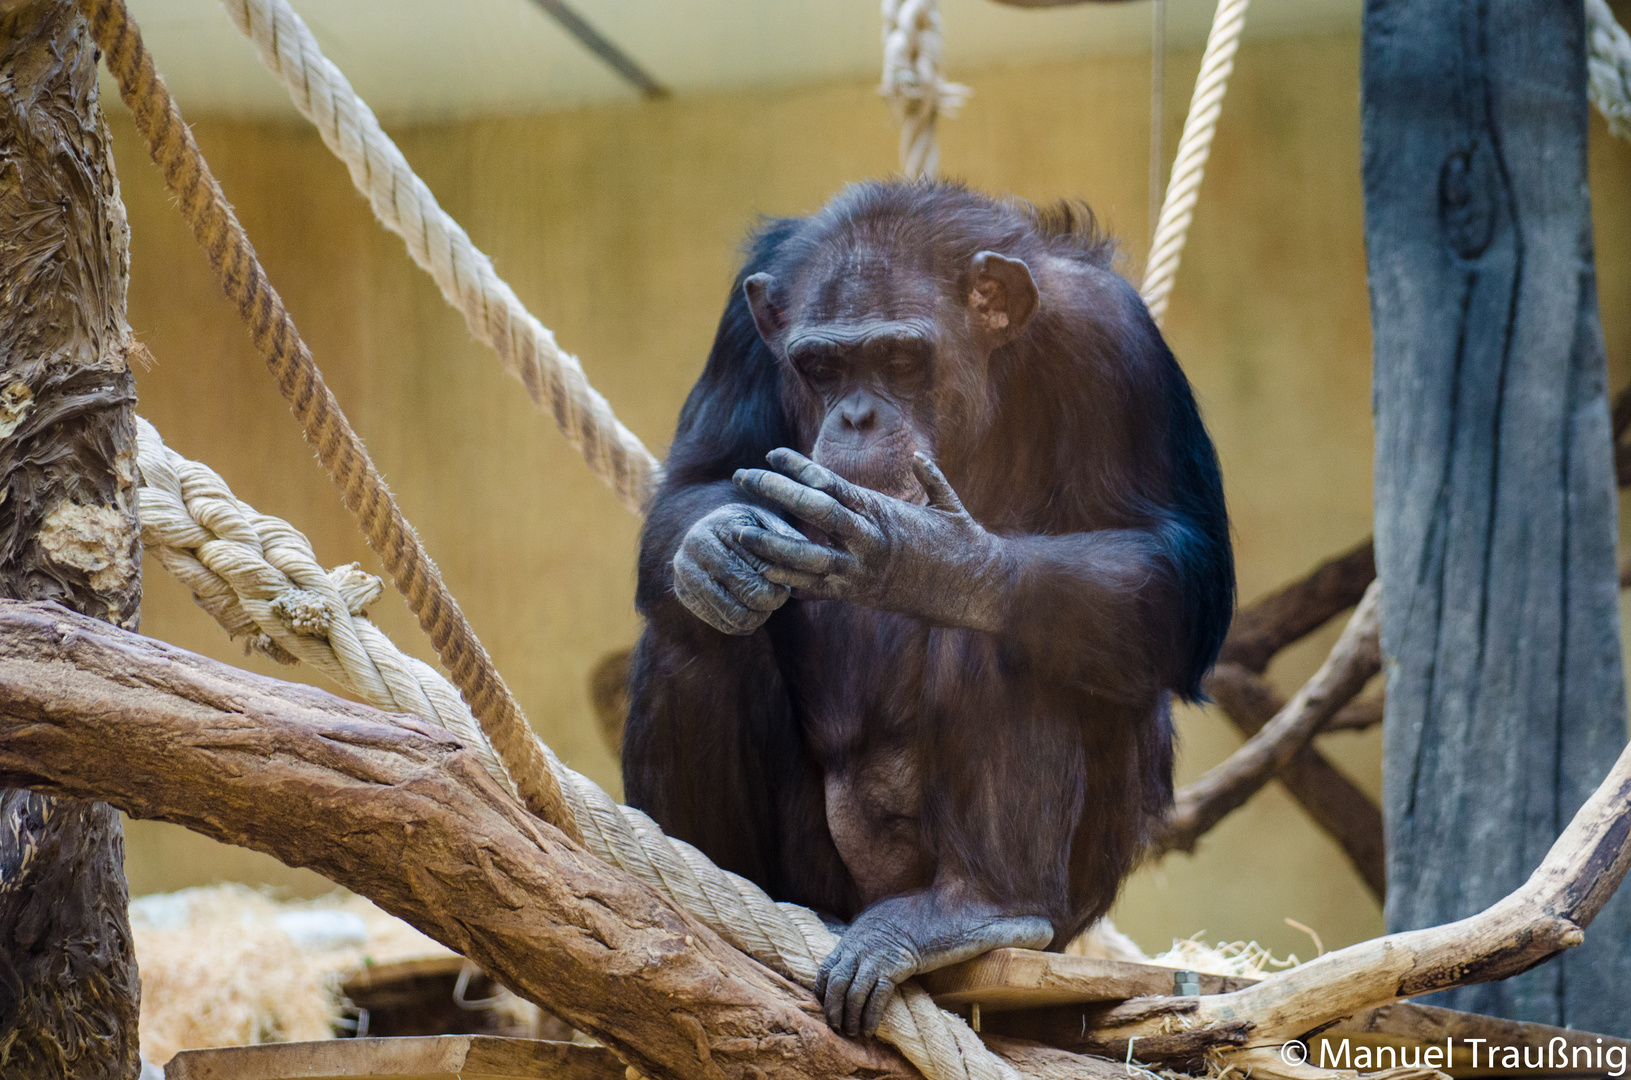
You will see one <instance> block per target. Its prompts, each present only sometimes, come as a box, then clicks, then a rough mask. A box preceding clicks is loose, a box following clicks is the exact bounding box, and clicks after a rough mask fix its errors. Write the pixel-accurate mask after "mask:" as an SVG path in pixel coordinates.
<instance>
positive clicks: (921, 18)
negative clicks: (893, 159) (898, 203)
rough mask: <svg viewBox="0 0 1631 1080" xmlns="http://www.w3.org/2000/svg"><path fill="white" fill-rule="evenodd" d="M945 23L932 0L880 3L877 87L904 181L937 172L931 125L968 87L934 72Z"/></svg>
mask: <svg viewBox="0 0 1631 1080" xmlns="http://www.w3.org/2000/svg"><path fill="white" fill-rule="evenodd" d="M944 38H945V23H944V22H943V21H942V20H941V18H940V4H939V3H938V0H883V85H881V86H880V87H879V88H878V92H879V93H880V94H882V95H883V96H884V97H885V98H887V99H888V100H889V106H890V108H891V109H893V110H894V113H895V118H896V120H898V121H899V122H900V170H901V172H903V173H905V174H906V177H907V179H910V180H916V179H919V178H920V177H921V178H923V179H928V180H932V179H934V176H935V173H936V172H937V171H938V170H939V168H940V147H939V145H938V144H937V143H936V142H935V137H934V127H935V122H936V121H937V120H939V119H940V117H941V116H954V115H956V113H957V110H958V108H960V107H961V106H962V104H963V102H964V101H965V100H966V99H967V98H968V87H966V86H959V85H958V84H956V83H952V82H947V81H946V79H945V77H944V76H943V75H941V73H940V61H941V56H942V54H943V48H942V41H943V40H944Z"/></svg>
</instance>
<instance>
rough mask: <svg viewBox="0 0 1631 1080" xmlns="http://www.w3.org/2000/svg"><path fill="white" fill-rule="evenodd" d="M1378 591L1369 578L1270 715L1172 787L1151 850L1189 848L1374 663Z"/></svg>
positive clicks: (1287, 757)
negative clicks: (1306, 674) (1296, 685)
mask: <svg viewBox="0 0 1631 1080" xmlns="http://www.w3.org/2000/svg"><path fill="white" fill-rule="evenodd" d="M1378 592H1379V590H1378V589H1377V587H1376V584H1375V583H1374V582H1372V584H1371V586H1370V588H1369V589H1368V590H1367V591H1366V593H1365V596H1364V599H1362V600H1361V601H1360V603H1359V607H1358V608H1357V609H1356V610H1355V611H1354V614H1353V618H1352V619H1350V620H1349V621H1348V625H1347V627H1346V629H1344V630H1343V632H1342V637H1341V638H1339V639H1338V641H1337V643H1336V646H1335V647H1334V648H1332V650H1331V654H1330V655H1329V656H1327V657H1326V658H1325V662H1324V663H1323V664H1321V665H1320V668H1319V670H1318V671H1317V672H1315V673H1314V677H1313V678H1311V679H1309V680H1308V682H1307V683H1306V684H1305V685H1304V686H1303V688H1302V689H1301V690H1298V691H1297V693H1296V695H1295V696H1294V697H1293V698H1292V699H1291V701H1290V702H1289V703H1288V704H1287V705H1286V706H1285V707H1284V708H1283V709H1281V710H1280V711H1279V712H1278V713H1277V714H1276V715H1275V717H1274V719H1272V720H1270V721H1269V722H1268V723H1267V724H1266V725H1264V727H1263V728H1262V730H1260V731H1258V732H1257V733H1256V734H1255V735H1253V736H1252V737H1251V738H1250V739H1248V740H1247V741H1246V744H1245V745H1244V746H1242V747H1241V748H1240V749H1239V750H1237V751H1236V752H1235V753H1233V754H1231V755H1230V756H1229V758H1228V759H1227V760H1225V761H1224V762H1223V763H1222V764H1220V765H1217V766H1215V767H1214V768H1212V769H1209V770H1208V771H1207V772H1206V774H1205V775H1203V776H1202V777H1201V778H1200V779H1198V780H1196V781H1195V782H1194V783H1192V784H1189V785H1188V786H1186V787H1185V788H1184V789H1183V790H1182V791H1180V792H1178V795H1177V798H1176V799H1175V800H1174V804H1173V808H1172V812H1171V813H1170V814H1168V815H1167V819H1166V821H1165V822H1164V823H1163V828H1162V831H1161V833H1160V835H1158V836H1157V837H1156V838H1155V839H1154V840H1153V841H1152V843H1151V845H1150V846H1151V850H1152V851H1153V852H1154V853H1156V854H1161V853H1164V852H1167V851H1171V850H1173V849H1174V848H1177V849H1180V850H1183V851H1191V850H1193V849H1194V847H1195V841H1196V840H1197V839H1198V838H1199V837H1200V836H1201V834H1202V833H1204V832H1206V831H1207V830H1208V829H1210V828H1211V827H1212V826H1213V825H1216V824H1217V823H1218V822H1219V821H1221V820H1222V819H1223V817H1224V815H1226V814H1228V813H1229V812H1231V811H1233V810H1235V809H1237V808H1238V807H1240V806H1241V805H1243V804H1244V803H1245V802H1246V800H1247V799H1249V798H1250V797H1251V796H1252V795H1253V794H1254V793H1256V792H1257V791H1258V790H1259V789H1260V788H1262V786H1263V785H1264V784H1266V783H1268V782H1269V781H1270V780H1271V779H1273V778H1274V775H1275V774H1276V773H1278V772H1279V771H1280V770H1281V769H1282V768H1284V767H1285V766H1286V765H1288V764H1289V763H1290V762H1291V759H1292V758H1293V757H1295V756H1296V755H1297V754H1298V753H1299V752H1300V751H1302V750H1303V749H1304V748H1305V747H1307V745H1308V742H1309V740H1310V739H1312V738H1313V737H1314V735H1315V733H1316V732H1318V731H1319V730H1320V729H1321V728H1322V727H1324V726H1325V723H1326V721H1328V720H1330V719H1331V717H1332V716H1333V715H1334V714H1335V713H1336V711H1337V710H1338V709H1339V708H1341V707H1342V706H1343V705H1345V704H1347V703H1348V702H1349V701H1351V700H1353V698H1354V697H1355V696H1356V695H1358V693H1359V692H1360V691H1361V690H1363V689H1364V688H1365V684H1366V683H1367V682H1369V681H1370V679H1371V677H1372V676H1373V675H1375V674H1376V673H1377V672H1378V671H1380V670H1381V668H1382V652H1381V647H1380V645H1379V644H1378V642H1377V626H1378V624H1377V610H1376V606H1377V595H1378Z"/></svg>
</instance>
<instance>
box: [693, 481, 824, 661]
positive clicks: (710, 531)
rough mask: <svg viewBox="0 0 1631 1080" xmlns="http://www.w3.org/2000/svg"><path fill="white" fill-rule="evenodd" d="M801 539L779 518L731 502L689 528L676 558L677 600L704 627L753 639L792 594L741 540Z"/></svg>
mask: <svg viewBox="0 0 1631 1080" xmlns="http://www.w3.org/2000/svg"><path fill="white" fill-rule="evenodd" d="M747 531H752V532H753V533H754V534H755V535H759V534H764V535H767V536H779V537H783V538H788V539H802V537H800V536H799V533H798V530H796V529H794V528H793V527H792V526H791V525H789V524H787V522H785V521H783V520H782V519H781V518H779V517H777V516H776V515H775V514H773V513H771V512H770V511H768V510H765V509H763V508H762V507H758V506H751V505H749V504H747V503H729V504H727V505H725V506H721V507H720V508H719V509H717V510H715V511H714V512H713V513H711V514H709V515H708V516H706V517H704V518H703V519H702V520H701V521H698V522H697V523H696V524H695V525H693V526H691V529H690V531H689V532H687V533H686V534H685V539H683V540H682V541H681V542H680V546H679V550H678V551H676V552H675V553H674V595H675V596H677V597H678V598H679V601H680V603H682V604H684V605H685V606H686V607H687V608H689V609H690V611H691V613H692V614H694V615H695V616H696V617H697V618H699V619H701V620H702V621H703V622H705V623H707V624H708V625H709V626H712V627H713V628H714V629H715V630H718V631H720V632H722V633H726V634H736V635H742V634H751V633H753V632H754V631H755V630H757V629H759V627H761V626H763V625H764V621H765V620H766V619H768V618H770V615H771V612H773V611H775V610H776V609H777V608H779V607H781V606H782V605H783V604H784V603H786V602H787V597H788V596H789V594H790V590H789V589H788V587H787V586H786V585H784V584H780V583H778V582H776V581H773V580H771V579H770V578H769V577H767V572H768V571H769V570H770V569H771V564H770V563H769V562H767V561H765V560H764V559H762V558H760V557H759V556H758V555H755V554H754V553H753V552H752V551H751V550H749V549H748V548H746V547H744V546H743V544H742V542H741V539H740V538H741V536H742V534H743V533H744V532H747Z"/></svg>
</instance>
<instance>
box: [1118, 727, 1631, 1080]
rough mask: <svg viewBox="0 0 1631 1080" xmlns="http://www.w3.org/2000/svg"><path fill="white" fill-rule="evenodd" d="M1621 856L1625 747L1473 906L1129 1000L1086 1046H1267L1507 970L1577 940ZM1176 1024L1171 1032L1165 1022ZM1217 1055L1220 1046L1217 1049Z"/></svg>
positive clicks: (1625, 841) (1630, 854) (1168, 1049)
mask: <svg viewBox="0 0 1631 1080" xmlns="http://www.w3.org/2000/svg"><path fill="white" fill-rule="evenodd" d="M1628 866H1631V746H1628V747H1627V748H1626V749H1625V750H1624V751H1623V752H1622V753H1621V754H1620V757H1619V760H1618V761H1617V762H1615V765H1614V768H1613V769H1612V770H1611V771H1610V772H1609V774H1608V776H1607V778H1605V779H1604V781H1603V783H1602V784H1601V785H1600V786H1599V787H1598V788H1597V790H1596V792H1595V793H1594V794H1593V795H1592V796H1591V798H1590V799H1588V800H1586V803H1585V805H1584V806H1582V807H1581V808H1580V811H1579V812H1578V813H1577V814H1575V816H1574V819H1573V820H1572V821H1571V822H1570V823H1569V826H1568V828H1566V829H1565V830H1564V831H1563V834H1562V835H1561V836H1559V837H1558V839H1557V840H1556V842H1555V843H1553V845H1552V848H1551V850H1550V852H1548V853H1547V856H1546V858H1545V860H1544V861H1543V862H1542V863H1541V865H1540V867H1539V868H1538V869H1537V870H1536V871H1535V872H1534V873H1533V874H1531V875H1530V877H1529V880H1528V881H1527V882H1525V883H1524V884H1523V886H1521V887H1520V888H1519V889H1518V890H1517V891H1515V892H1513V893H1512V894H1510V895H1509V896H1507V897H1505V898H1504V899H1502V900H1500V901H1498V902H1497V903H1495V904H1493V905H1491V906H1490V907H1488V908H1486V909H1484V910H1483V911H1482V912H1480V913H1478V914H1477V915H1473V916H1471V917H1470V918H1466V919H1462V920H1459V921H1457V922H1453V923H1448V924H1446V925H1443V926H1435V927H1431V928H1429V929H1425V930H1410V931H1406V932H1404V933H1398V934H1390V935H1388V936H1386V937H1381V938H1375V939H1373V940H1371V941H1366V942H1362V943H1360V944H1358V945H1353V946H1350V947H1349V948H1346V949H1341V950H1339V951H1337V952H1333V953H1327V954H1326V955H1324V956H1322V957H1320V958H1318V959H1316V960H1312V961H1309V962H1308V963H1307V964H1304V965H1302V966H1300V967H1297V968H1293V969H1292V970H1290V971H1286V972H1283V973H1281V974H1277V975H1272V976H1270V977H1268V978H1267V979H1264V980H1263V981H1262V982H1260V983H1258V984H1256V985H1255V986H1251V987H1247V988H1246V989H1244V990H1238V991H1235V992H1233V993H1228V994H1219V995H1216V996H1210V997H1191V998H1148V997H1147V998H1138V999H1134V1000H1131V1001H1128V1002H1125V1003H1123V1004H1121V1005H1118V1006H1115V1007H1114V1008H1111V1009H1107V1010H1106V1011H1105V1012H1104V1013H1102V1014H1100V1015H1099V1016H1098V1017H1097V1018H1096V1022H1095V1023H1094V1024H1093V1025H1092V1026H1091V1027H1090V1028H1089V1031H1088V1035H1089V1039H1088V1044H1089V1045H1090V1046H1091V1047H1092V1048H1093V1049H1095V1050H1097V1051H1099V1052H1103V1053H1108V1054H1109V1056H1111V1057H1119V1056H1121V1055H1123V1054H1125V1053H1126V1050H1127V1042H1128V1040H1129V1039H1132V1038H1136V1039H1137V1053H1138V1056H1139V1057H1140V1058H1142V1059H1144V1060H1157V1061H1173V1062H1191V1061H1193V1060H1195V1059H1196V1058H1197V1057H1199V1056H1200V1055H1201V1054H1203V1053H1205V1052H1207V1051H1209V1050H1219V1049H1220V1048H1226V1047H1230V1046H1246V1045H1250V1046H1263V1045H1273V1044H1275V1043H1277V1042H1283V1041H1285V1040H1287V1039H1291V1038H1296V1037H1298V1036H1301V1035H1304V1034H1306V1033H1308V1032H1312V1031H1314V1030H1315V1029H1316V1028H1319V1027H1322V1026H1324V1025H1327V1024H1330V1023H1333V1022H1335V1021H1337V1020H1340V1019H1341V1018H1343V1017H1346V1016H1353V1015H1355V1014H1357V1013H1359V1012H1361V1011H1363V1010H1365V1009H1368V1008H1373V1007H1376V1006H1381V1005H1387V1004H1391V1003H1392V1002H1395V1001H1399V1000H1401V999H1403V998H1407V997H1412V996H1415V995H1417V994H1427V993H1431V992H1433V991H1436V990H1444V989H1448V988H1449V987H1452V986H1464V985H1468V984H1471V983H1479V982H1493V981H1495V980H1499V979H1505V978H1510V977H1511V976H1513V975H1517V974H1520V973H1522V972H1524V971H1527V970H1529V969H1530V968H1532V967H1534V966H1536V965H1537V964H1540V963H1542V962H1544V961H1545V960H1547V959H1549V958H1550V957H1552V956H1554V955H1556V954H1557V953H1559V952H1561V951H1563V950H1564V949H1568V948H1572V947H1574V946H1576V945H1579V944H1580V943H1581V942H1582V941H1583V940H1584V939H1585V935H1584V931H1585V929H1586V927H1588V926H1589V925H1590V924H1591V921H1592V919H1594V918H1595V917H1596V916H1597V913H1598V912H1599V911H1600V910H1601V909H1602V907H1603V904H1604V903H1605V902H1607V900H1608V898H1609V897H1610V896H1611V895H1612V894H1613V892H1614V890H1615V889H1616V888H1617V887H1618V886H1619V884H1620V881H1621V880H1622V879H1623V878H1624V877H1625V873H1626V869H1627V867H1628ZM1175 1021H1181V1026H1182V1027H1183V1029H1184V1030H1183V1031H1181V1032H1179V1033H1173V1028H1174V1022H1175ZM1222 1053H1223V1057H1224V1059H1225V1060H1227V1057H1228V1054H1227V1051H1226V1050H1223V1051H1222Z"/></svg>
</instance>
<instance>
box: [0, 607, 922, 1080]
mask: <svg viewBox="0 0 1631 1080" xmlns="http://www.w3.org/2000/svg"><path fill="white" fill-rule="evenodd" d="M0 782H3V783H8V784H16V785H20V786H27V787H32V788H35V789H37V790H41V791H47V792H50V793H52V794H62V795H71V796H74V797H78V798H100V799H106V800H107V801H109V802H112V803H113V804H114V805H116V806H118V807H119V808H120V809H122V810H124V811H126V812H127V813H129V814H131V815H132V816H134V817H139V818H156V819H159V820H163V821H170V822H174V823H176V824H179V825H183V826H186V827H187V828H189V829H192V830H193V831H195V832H199V833H203V834H204V835H206V836H210V837H213V838H214V839H217V840H221V841H224V842H226V843H230V844H237V845H240V846H243V847H250V848H254V849H256V850H258V851H264V852H266V853H267V854H270V855H272V856H274V857H275V858H278V859H280V860H282V861H283V862H285V863H287V864H288V865H290V866H305V867H309V868H311V869H313V870H316V871H317V872H318V873H320V874H322V875H324V876H325V877H327V878H329V879H330V880H333V881H335V882H338V883H339V884H341V885H344V886H346V887H347V888H349V889H351V890H353V891H355V892H358V893H360V894H362V895H364V896H367V897H368V898H369V899H371V900H373V901H374V902H375V903H377V904H379V905H380V906H381V907H382V908H384V909H385V910H386V911H389V912H390V913H391V914H393V915H396V916H398V917H400V918H403V919H406V920H407V921H408V922H410V923H412V924H413V925H414V926H416V927H418V928H419V929H420V930H422V931H424V932H425V933H426V934H429V935H430V936H431V937H434V938H435V939H436V940H438V941H441V942H442V943H444V944H446V945H447V946H449V947H450V948H453V949H455V950H457V951H458V952H460V953H462V954H464V955H466V956H468V957H469V958H470V959H472V960H474V961H475V962H476V963H478V964H480V965H481V966H482V967H483V968H484V969H486V970H487V971H489V972H490V973H492V974H493V975H494V977H496V978H498V979H499V980H500V981H502V982H503V983H504V984H505V985H506V986H508V987H510V988H511V989H513V990H514V991H516V993H518V994H520V995H522V996H523V997H526V998H528V999H530V1000H532V1001H535V1002H538V1003H539V1004H541V1005H543V1006H544V1007H546V1008H548V1009H549V1010H550V1011H551V1012H554V1013H556V1014H557V1015H559V1016H561V1017H563V1018H564V1019H566V1020H567V1021H568V1022H569V1023H571V1024H572V1025H573V1026H574V1027H577V1028H579V1029H580V1030H583V1031H586V1032H588V1033H590V1034H592V1035H594V1036H595V1037H596V1038H597V1039H600V1040H601V1041H602V1042H605V1043H606V1044H607V1045H609V1046H611V1047H612V1048H613V1049H615V1050H616V1051H617V1053H618V1054H619V1056H621V1057H622V1058H623V1059H624V1060H625V1061H627V1062H628V1063H630V1064H631V1065H633V1066H634V1067H635V1068H636V1069H637V1070H638V1071H639V1072H641V1073H643V1074H644V1075H647V1076H675V1077H686V1078H695V1080H703V1078H705V1077H707V1078H712V1080H717V1078H718V1077H719V1075H720V1074H721V1072H723V1074H724V1075H727V1076H733V1077H735V1076H741V1077H747V1076H753V1075H760V1076H766V1075H768V1076H774V1077H785V1078H788V1080H792V1078H794V1077H800V1076H831V1077H837V1076H847V1075H852V1074H853V1075H861V1076H869V1077H902V1078H905V1077H910V1076H915V1075H916V1073H915V1070H913V1069H912V1067H911V1066H910V1065H909V1064H907V1062H906V1061H905V1059H904V1058H902V1057H901V1056H900V1055H899V1054H897V1053H895V1052H893V1051H892V1050H890V1049H888V1048H887V1047H884V1046H882V1045H880V1044H862V1043H859V1042H853V1041H850V1040H847V1039H844V1038H842V1037H841V1036H838V1035H837V1034H835V1033H834V1032H833V1031H832V1030H831V1029H830V1028H829V1027H828V1026H827V1024H826V1021H825V1020H824V1019H823V1018H822V1014H821V1011H820V1008H819V1007H818V1006H817V1004H816V1002H815V1000H814V998H812V997H811V996H810V995H809V994H808V993H807V992H806V991H804V990H803V989H801V988H799V987H797V986H795V985H793V984H792V983H790V982H788V981H786V980H785V979H783V978H781V977H780V976H779V975H776V974H775V973H773V972H771V971H770V970H769V969H768V968H765V967H763V966H761V965H759V964H757V963H755V962H754V961H752V960H751V959H749V958H748V957H746V956H744V955H743V954H742V953H740V952H738V951H737V950H736V949H734V948H731V947H730V946H729V945H727V944H726V943H725V942H723V941H722V940H720V939H719V937H717V936H716V935H715V934H714V933H713V932H712V931H710V930H708V929H707V928H705V927H704V926H702V925H701V924H700V923H698V922H696V921H694V920H693V919H691V918H690V917H688V916H686V915H684V914H682V913H680V912H679V911H677V910H675V909H674V908H673V907H672V906H670V905H669V904H668V903H667V901H665V900H664V899H663V898H662V897H660V896H659V895H658V894H657V893H656V892H654V891H652V890H651V889H649V888H647V887H646V886H644V885H641V884H639V883H638V882H636V881H634V880H633V879H632V878H630V877H628V876H627V875H625V874H622V873H620V872H618V871H616V870H614V869H612V868H611V867H608V866H606V865H605V864H604V863H601V862H600V861H599V860H597V859H595V858H594V857H592V856H590V855H588V854H586V853H585V852H584V851H583V850H582V849H580V848H579V847H577V846H576V845H575V844H573V843H572V842H570V841H569V840H567V839H566V837H565V836H563V835H562V834H561V833H560V832H559V831H558V830H556V829H555V828H554V827H552V826H550V825H547V824H545V823H543V822H541V821H539V820H537V819H536V818H533V817H532V816H531V815H530V814H528V813H527V812H526V811H525V810H524V809H523V808H522V807H521V806H520V804H518V803H517V802H515V800H513V799H512V798H510V797H509V796H508V795H506V794H505V793H504V792H503V791H501V790H500V789H499V788H498V786H497V785H496V784H495V783H494V782H493V780H492V779H491V778H490V777H489V776H488V775H487V773H486V772H485V770H483V769H482V767H481V765H480V763H479V762H478V761H477V760H476V758H475V756H474V755H473V754H471V753H470V752H469V751H468V750H465V749H464V748H463V747H462V746H460V745H459V744H458V743H457V742H455V741H453V740H452V739H451V738H450V737H449V736H448V735H447V734H446V733H445V732H443V731H439V730H436V729H434V728H431V727H429V726H428V725H425V724H423V723H421V722H419V721H417V720H413V719H411V718H408V717H401V716H393V715H391V714H388V713H382V712H379V711H378V710H375V709H373V708H370V707H368V706H366V705H359V704H354V703H351V702H347V701H343V700H341V699H339V698H336V697H334V696H332V695H330V694H326V693H323V692H322V691H319V690H316V689H313V688H311V687H306V686H298V685H294V684H290V683H284V682H280V681H278V680H275V679H267V678H264V677H261V676H257V675H252V674H249V673H247V672H243V671H239V670H237V669H234V668H231V667H228V666H226V665H224V664H219V663H216V662H215V661H211V660H207V659H204V658H203V657H199V656H195V655H193V654H191V653H188V652H185V651H184V650H181V649H178V648H175V647H173V646H169V645H165V644H163V643H161V642H157V641H153V640H151V639H148V638H143V637H139V636H137V635H135V634H131V633H129V632H127V631H121V630H116V629H114V628H112V627H108V626H106V625H104V624H100V623H96V622H93V621H92V620H90V619H86V618H84V617H82V616H78V615H75V614H72V613H71V612H69V611H67V610H66V609H64V608H60V607H56V606H54V605H31V604H21V603H16V602H12V601H5V602H0ZM760 1070H762V1071H760Z"/></svg>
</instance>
